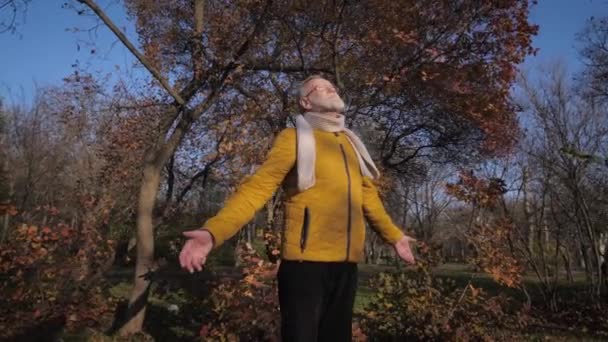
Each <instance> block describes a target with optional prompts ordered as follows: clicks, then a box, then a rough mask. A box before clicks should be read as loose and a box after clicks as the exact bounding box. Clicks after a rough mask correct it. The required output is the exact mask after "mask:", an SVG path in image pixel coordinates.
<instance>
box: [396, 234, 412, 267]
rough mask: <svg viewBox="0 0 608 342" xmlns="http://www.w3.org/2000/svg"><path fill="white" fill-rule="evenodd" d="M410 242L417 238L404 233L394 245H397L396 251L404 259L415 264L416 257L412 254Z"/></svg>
mask: <svg viewBox="0 0 608 342" xmlns="http://www.w3.org/2000/svg"><path fill="white" fill-rule="evenodd" d="M410 242H416V239H414V238H412V237H409V236H407V235H403V237H402V238H401V240H399V241H397V242H396V243H395V244H394V245H393V247H395V251H396V252H397V254H398V255H399V257H400V258H401V259H402V260H403V261H405V262H407V263H409V264H415V263H416V259H415V258H414V254H412V249H411V248H410Z"/></svg>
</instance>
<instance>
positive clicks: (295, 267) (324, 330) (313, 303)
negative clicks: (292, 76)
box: [179, 76, 415, 342]
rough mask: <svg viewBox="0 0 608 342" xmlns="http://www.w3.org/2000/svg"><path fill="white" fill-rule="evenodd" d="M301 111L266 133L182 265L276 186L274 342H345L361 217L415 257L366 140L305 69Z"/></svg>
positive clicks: (360, 256) (199, 260) (198, 265)
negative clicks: (269, 138)
mask: <svg viewBox="0 0 608 342" xmlns="http://www.w3.org/2000/svg"><path fill="white" fill-rule="evenodd" d="M299 104H300V106H301V108H302V109H303V110H304V111H305V113H304V114H303V115H298V116H297V117H296V127H295V128H286V129H284V130H283V131H281V132H280V133H279V134H278V135H277V137H276V138H275V140H274V144H273V146H272V149H271V150H270V152H269V153H268V155H267V158H266V161H265V162H264V163H263V164H262V165H261V166H260V167H259V168H258V169H257V170H256V172H255V174H253V175H252V176H251V177H249V178H248V179H247V180H246V181H245V182H244V183H243V184H242V185H241V186H240V187H239V189H238V190H237V191H236V192H235V193H234V194H233V195H232V196H230V198H229V199H228V200H227V201H226V203H225V206H224V208H223V209H222V210H220V211H219V213H218V214H217V215H216V216H214V217H212V218H210V219H209V220H207V221H206V222H205V223H204V224H203V225H202V229H197V230H194V231H187V232H184V235H185V236H187V237H189V238H190V239H189V240H188V241H186V243H185V245H184V247H183V249H182V251H181V253H180V256H179V258H180V263H181V266H182V267H184V268H186V269H188V270H189V271H190V272H193V271H195V270H197V271H200V270H202V266H203V264H204V263H205V261H206V259H207V255H208V254H209V252H210V251H211V250H212V249H216V248H217V247H219V246H220V245H221V244H222V243H223V242H224V241H226V240H227V239H229V238H230V237H231V236H233V235H234V234H235V233H236V232H237V231H238V230H239V229H241V227H243V226H244V225H245V224H246V223H247V222H249V221H250V220H251V219H252V218H253V217H254V215H255V213H256V212H257V211H258V210H259V209H261V208H262V206H263V205H264V204H265V203H266V201H268V200H269V199H270V197H271V196H272V194H273V193H274V192H275V190H276V189H277V188H278V187H279V186H280V185H282V186H283V187H284V189H285V191H286V195H287V196H286V205H285V217H286V221H285V222H286V224H285V228H284V235H283V240H282V246H281V259H282V260H281V264H280V266H279V272H278V284H279V304H280V310H281V335H282V338H283V341H306V342H311V341H332V342H336V341H350V340H351V334H352V333H351V322H352V312H353V305H354V300H355V293H356V288H357V263H358V262H362V261H363V260H364V250H363V249H364V242H365V219H367V220H368V222H369V223H370V226H371V227H372V228H373V229H374V230H375V231H376V232H377V233H379V234H380V235H381V237H382V238H383V239H384V240H385V241H386V242H387V243H389V244H391V245H393V246H394V248H395V251H396V252H397V254H398V255H399V257H400V258H401V259H403V260H404V261H406V262H408V263H414V262H415V261H414V256H413V254H412V252H411V249H410V246H409V243H410V242H411V241H414V239H412V238H411V237H408V236H406V235H404V234H403V232H402V231H401V230H400V229H399V228H398V227H397V226H395V224H394V223H393V222H392V220H391V218H390V217H389V216H388V214H387V213H386V211H385V209H384V206H383V204H382V202H381V200H380V198H379V196H378V191H377V189H376V187H375V186H374V183H373V181H372V180H373V179H376V178H377V177H378V176H379V172H378V170H377V169H376V166H375V165H374V162H373V160H372V158H371V157H370V155H369V153H368V151H367V149H366V147H365V145H364V144H363V143H362V142H361V140H360V139H359V138H358V137H357V135H355V134H354V133H353V132H352V131H351V130H349V129H348V128H346V127H344V115H343V114H342V112H343V111H344V102H343V101H342V99H341V98H340V95H339V94H338V91H337V89H336V87H334V85H333V84H332V83H331V82H329V81H328V80H326V79H324V78H323V77H320V76H311V77H309V78H307V79H306V80H304V81H303V82H302V83H301V85H300V96H299Z"/></svg>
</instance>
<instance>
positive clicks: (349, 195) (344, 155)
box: [340, 144, 352, 261]
mask: <svg viewBox="0 0 608 342" xmlns="http://www.w3.org/2000/svg"><path fill="white" fill-rule="evenodd" d="M340 149H341V150H342V158H344V167H345V168H346V178H347V179H348V220H347V224H346V259H345V261H348V256H349V255H350V230H351V216H352V215H351V193H350V192H351V189H350V187H351V185H350V171H349V170H348V162H347V160H346V152H345V151H344V146H342V144H340Z"/></svg>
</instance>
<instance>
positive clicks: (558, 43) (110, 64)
mask: <svg viewBox="0 0 608 342" xmlns="http://www.w3.org/2000/svg"><path fill="white" fill-rule="evenodd" d="M64 2H65V1H50V0H34V1H33V2H32V3H31V4H30V6H29V9H28V11H27V13H26V15H25V18H24V19H25V22H24V23H23V24H22V25H21V26H20V27H19V34H18V35H13V34H7V33H5V34H1V35H0V46H2V52H1V53H0V65H1V66H2V68H1V69H0V96H2V97H4V98H5V99H6V100H7V101H8V102H13V101H16V102H18V103H22V102H24V101H25V102H29V101H30V100H31V97H32V94H33V93H34V89H35V86H36V85H37V86H41V87H44V86H48V85H53V84H60V82H61V80H62V78H63V77H65V76H67V75H69V74H70V73H71V72H72V71H73V67H72V65H73V64H75V63H76V62H78V63H79V64H80V65H82V66H87V65H90V66H92V67H93V68H92V69H91V70H93V71H95V72H97V73H99V74H105V73H107V72H110V71H112V70H113V69H114V68H115V67H119V68H121V69H122V70H125V69H132V65H133V61H134V59H133V57H132V56H131V54H130V53H129V52H128V51H127V50H126V49H125V48H124V47H122V45H121V44H120V43H118V42H117V41H116V38H115V37H114V36H113V35H112V33H111V32H110V31H109V30H108V29H106V28H105V27H103V25H102V26H100V27H98V28H97V29H95V30H91V31H86V32H80V33H73V32H69V31H67V30H68V29H71V28H74V27H76V28H79V29H84V30H87V29H90V28H92V27H94V26H95V25H96V22H95V20H94V19H93V18H92V17H86V16H79V15H77V14H76V11H74V10H73V9H65V8H62V4H63V3H64ZM100 4H101V5H102V7H104V8H105V10H106V11H107V13H108V14H109V15H110V17H111V18H113V19H114V20H115V21H116V22H117V24H118V25H120V26H122V27H123V28H124V29H125V30H126V32H127V34H128V35H129V36H133V34H134V30H133V27H132V26H131V25H129V23H128V22H127V20H126V18H125V13H124V11H123V9H122V8H121V7H120V6H119V5H117V4H116V3H115V1H107V0H106V1H100ZM591 16H596V17H601V16H608V0H539V3H538V5H536V6H535V7H534V8H533V9H532V12H531V15H530V21H531V22H533V23H535V24H538V25H539V26H540V28H539V34H538V36H536V37H535V38H534V46H535V47H538V48H540V51H539V53H538V55H537V56H531V57H528V59H527V60H526V61H525V62H524V63H523V66H522V67H523V68H526V69H530V70H533V69H534V66H535V65H537V64H539V63H541V64H542V63H546V62H550V61H552V60H555V59H562V60H563V61H564V62H565V63H566V65H567V66H568V68H569V69H570V70H572V71H576V70H579V69H580V67H581V63H580V60H579V57H578V54H577V51H576V49H575V43H576V42H575V34H576V33H577V32H579V31H580V30H581V29H582V28H583V25H584V23H585V21H586V20H587V19H588V18H589V17H591ZM87 41H88V42H92V41H93V42H95V45H96V46H95V49H96V54H94V55H91V53H90V50H91V48H92V47H91V46H89V45H88V43H86V42H87ZM78 46H80V50H78ZM135 72H139V71H135Z"/></svg>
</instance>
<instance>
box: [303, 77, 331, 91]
mask: <svg viewBox="0 0 608 342" xmlns="http://www.w3.org/2000/svg"><path fill="white" fill-rule="evenodd" d="M318 85H333V84H332V83H331V82H329V81H328V80H326V79H324V78H315V79H312V80H310V81H308V82H306V85H305V86H306V88H308V89H310V88H312V87H315V86H318Z"/></svg>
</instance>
